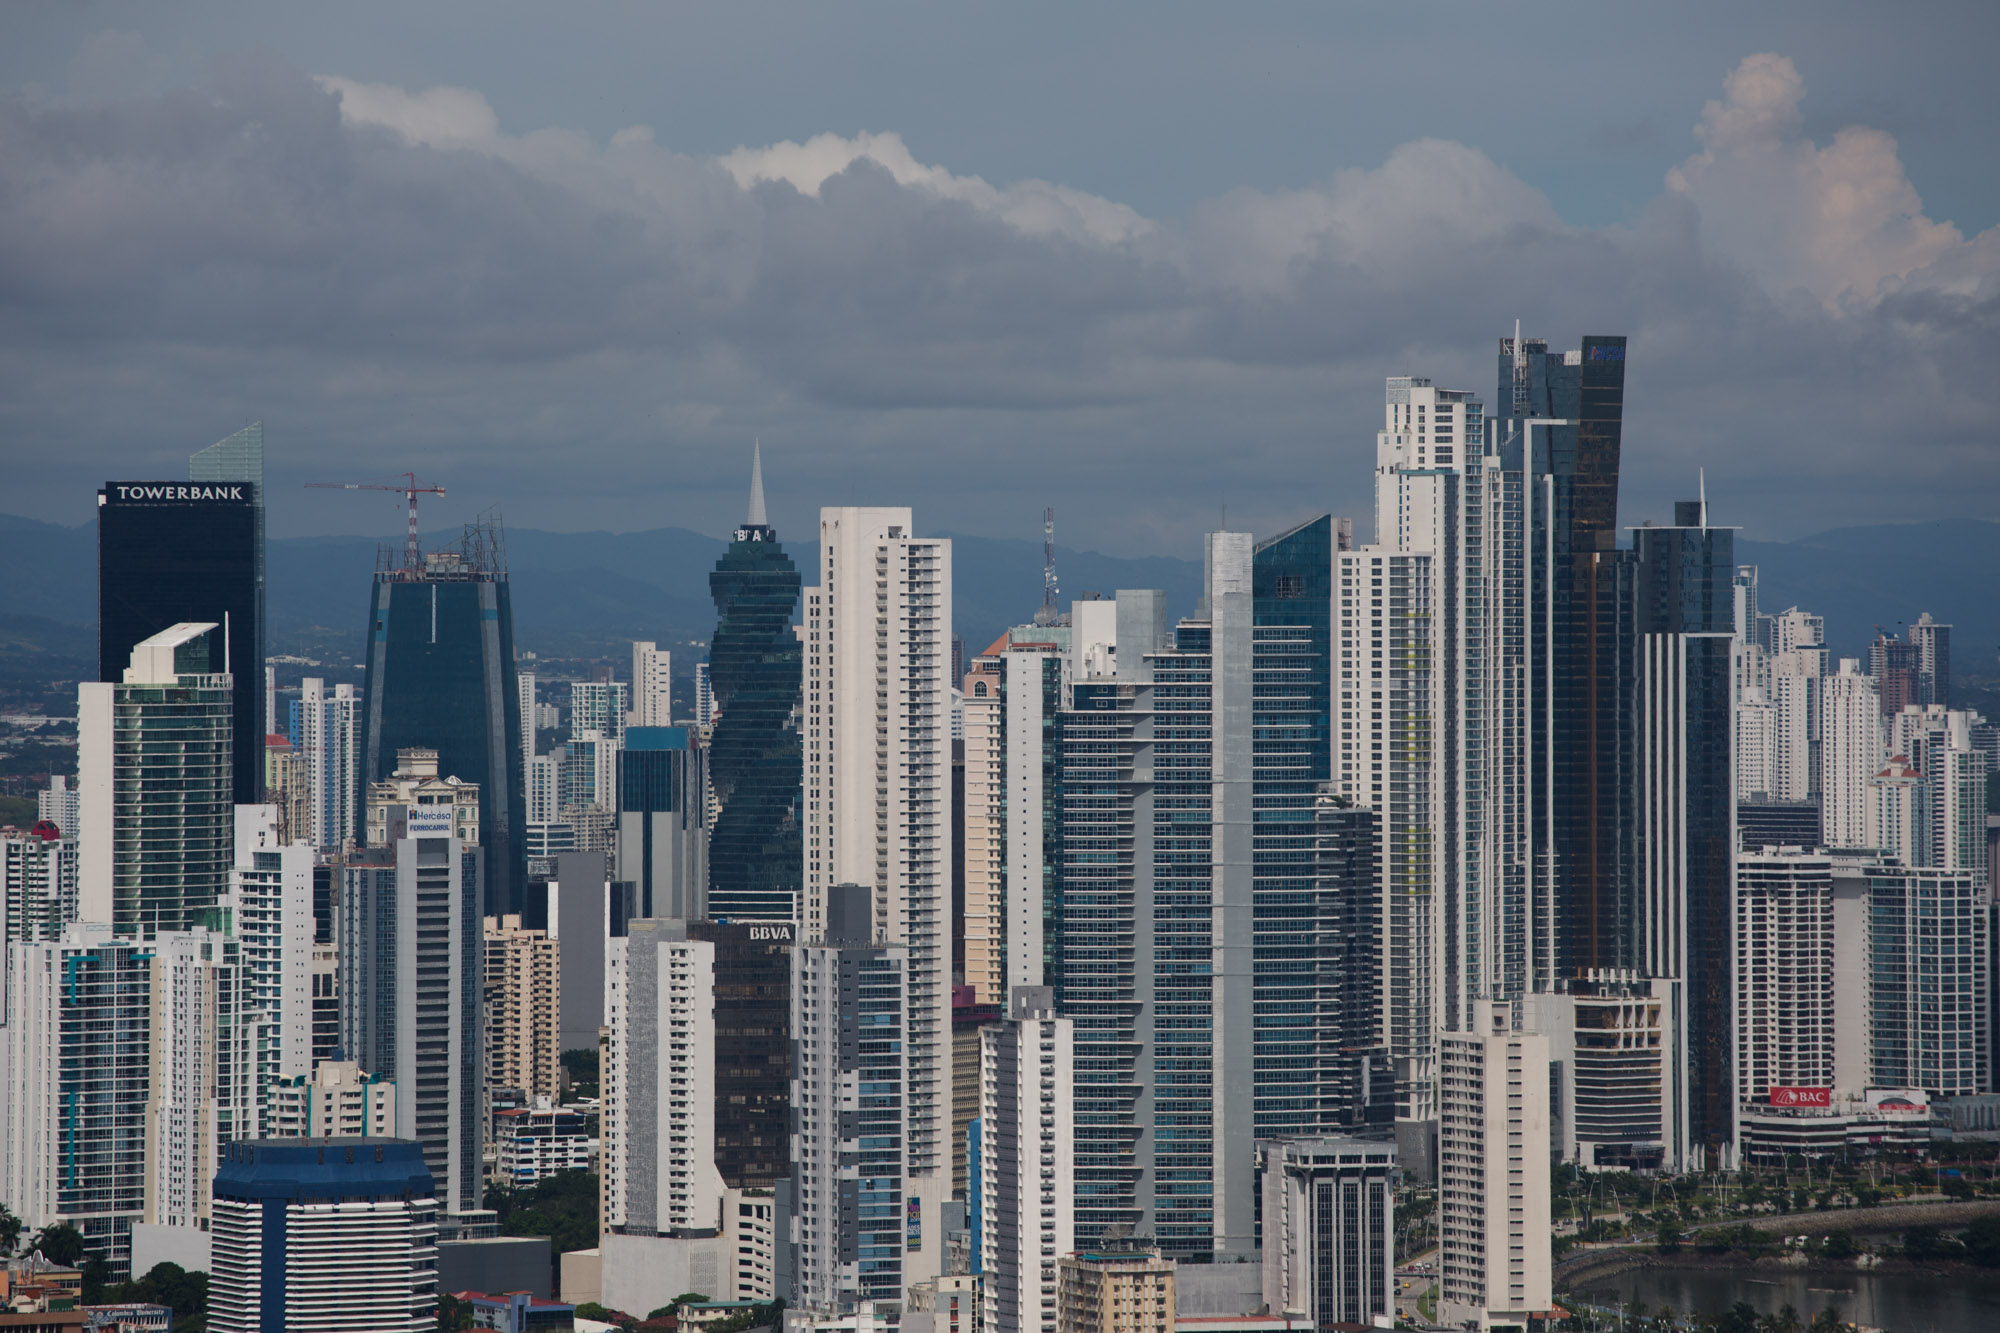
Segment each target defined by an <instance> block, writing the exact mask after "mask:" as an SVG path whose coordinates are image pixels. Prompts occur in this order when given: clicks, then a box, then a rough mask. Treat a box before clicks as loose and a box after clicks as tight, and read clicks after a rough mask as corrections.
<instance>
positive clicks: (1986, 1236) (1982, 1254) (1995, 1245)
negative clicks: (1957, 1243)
mask: <svg viewBox="0 0 2000 1333" xmlns="http://www.w3.org/2000/svg"><path fill="white" fill-rule="evenodd" d="M1965 1257H1966V1258H1968V1259H1970V1260H1972V1262H1973V1263H1975V1264H1979V1265H1980V1266H1982V1267H1984V1268H2000V1217H1982V1218H1979V1219H1978V1220H1977V1221H1975V1222H1973V1223H1972V1225H1971V1226H1968V1227H1967V1228H1966V1229H1965Z"/></svg>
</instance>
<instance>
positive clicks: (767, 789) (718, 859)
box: [708, 458, 803, 921]
mask: <svg viewBox="0 0 2000 1333" xmlns="http://www.w3.org/2000/svg"><path fill="white" fill-rule="evenodd" d="M799 583H800V580H799V571H798V569H797V567H796V566H794V565H793V564H792V561H791V558H790V557H789V556H787V555H786V554H785V551H784V548H783V547H782V546H780V545H779V544H778V534H777V531H776V530H775V529H773V528H772V527H771V525H770V523H769V522H768V521H767V518H766V516H765V512H764V473H763V465H762V460H761V458H759V459H757V460H756V461H754V462H753V463H752V470H751V480H750V512H749V515H748V517H747V518H746V519H745V520H744V523H743V526H742V527H740V528H738V529H736V534H735V539H734V540H733V541H731V542H730V543H729V549H728V550H727V551H725V552H724V553H723V556H722V559H720V560H718V561H717V562H716V565H715V570H714V572H713V573H711V574H710V575H709V576H708V587H709V593H710V595H711V596H713V597H714V598H715V610H716V617H717V618H716V625H715V637H714V638H713V639H712V640H711V641H710V643H709V650H708V661H709V683H710V687H711V689H712V690H713V691H714V696H715V708H716V711H717V713H718V714H719V716H718V717H717V719H716V723H715V730H714V733H713V734H712V735H711V736H710V738H709V745H708V766H709V767H708V772H709V781H710V783H711V784H712V786H713V790H714V792H715V800H716V804H717V806H718V807H719V808H718V810H717V813H716V817H715V822H714V824H713V826H712V827H711V828H710V830H709V842H708V876H709V879H708V884H709V888H708V913H709V915H710V916H712V917H716V918H718V919H722V918H727V919H732V920H733V919H751V918H755V919H761V920H774V921H790V920H792V919H793V918H794V914H795V912H796V903H797V901H798V894H799V888H800V882H801V879H802V870H803V868H802V862H801V859H800V848H801V844H800V840H799V819H798V811H799V790H800V780H801V775H802V772H803V770H802V767H801V764H802V751H801V749H800V745H799V733H798V731H797V729H796V728H795V727H793V726H792V721H791V719H792V710H793V709H794V708H795V707H796V706H797V705H798V699H799V671H800V661H801V652H800V647H799V641H798V638H797V636H796V635H794V634H793V633H792V612H793V610H794V609H795V608H796V607H797V606H798V603H799Z"/></svg>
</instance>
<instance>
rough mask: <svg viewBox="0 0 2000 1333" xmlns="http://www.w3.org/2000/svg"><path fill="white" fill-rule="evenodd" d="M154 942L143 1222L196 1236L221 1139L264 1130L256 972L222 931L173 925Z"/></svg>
mask: <svg viewBox="0 0 2000 1333" xmlns="http://www.w3.org/2000/svg"><path fill="white" fill-rule="evenodd" d="M152 948H153V988H152V1013H151V1029H152V1036H151V1042H150V1051H151V1060H152V1069H151V1074H150V1077H149V1086H150V1089H151V1096H150V1097H149V1098H148V1101H147V1106H146V1211H145V1221H146V1222H147V1223H148V1224H150V1225H154V1226H165V1227H175V1228H180V1229H183V1230H184V1232H186V1233H189V1234H192V1233H196V1232H201V1231H206V1230H208V1226H209V1218H210V1214H209V1183H210V1181H212V1180H213V1179H214V1177H215V1166H216V1162H217V1161H218V1160H219V1159H220V1152H221V1148H222V1145H224V1144H226V1143H229V1142H231V1141H233V1140H236V1139H244V1138H254V1137H256V1135H257V1121H258V1119H259V1118H260V1114H261V1112H262V1109H263V1108H262V1107H261V1106H259V1105H257V1104H256V1103H255V1102H254V1101H253V1100H252V1098H253V1093H252V1086H253V1084H254V1082H255V1078H254V1074H253V1065H254V1062H255V1057H256V1047H255V1045H254V1043H252V1042H250V1041H247V1040H246V1039H245V1038H246V1032H245V1028H244V1024H243V1022H242V1020H243V1016H244V1015H243V1005H244V1001H245V999H246V998H248V997H247V994H246V992H247V981H248V978H247V976H246V974H245V970H244V968H243V963H242V952H241V946H240V944H239V942H238V941H237V940H235V939H234V938H232V937H231V936H230V935H228V934H227V933H224V932H218V931H210V930H205V929H202V928H199V927H197V928H195V929H193V930H186V931H168V932H166V933H165V934H162V935H159V936H157V937H156V938H155V939H154V940H153V942H152Z"/></svg>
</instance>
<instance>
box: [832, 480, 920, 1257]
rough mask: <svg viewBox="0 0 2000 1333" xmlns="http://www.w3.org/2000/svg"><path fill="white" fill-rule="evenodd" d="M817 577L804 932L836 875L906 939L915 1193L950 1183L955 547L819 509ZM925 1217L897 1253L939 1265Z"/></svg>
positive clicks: (905, 524)
mask: <svg viewBox="0 0 2000 1333" xmlns="http://www.w3.org/2000/svg"><path fill="white" fill-rule="evenodd" d="M819 555H820V582H819V586H817V587H813V588H807V589H805V594H804V603H803V605H804V608H805V623H804V626H803V630H802V635H803V638H804V640H805V679H804V704H803V708H802V717H801V723H800V726H801V729H802V731H803V732H804V740H805V757H804V763H805V775H804V776H805V819H804V824H805V827H804V830H803V832H804V840H805V848H804V857H805V874H804V884H805V892H804V895H803V902H802V910H801V913H800V915H801V917H802V920H801V921H800V933H801V936H802V937H803V938H805V939H808V940H811V939H819V938H823V937H824V935H825V932H826V929H827V924H828V922H827V910H826V901H827V895H828V892H829V890H831V889H832V888H833V886H835V885H837V884H862V885H866V886H868V888H869V889H870V890H871V891H872V894H873V900H874V901H873V911H872V917H873V920H874V923H875V934H876V936H877V937H878V938H879V939H881V940H882V941H883V942H884V943H886V944H892V945H896V946H899V947H901V948H904V949H906V950H908V963H907V984H908V987H909V994H908V997H907V1005H906V1013H905V1016H904V1021H905V1023H906V1025H907V1033H906V1037H905V1040H906V1042H907V1045H908V1050H907V1055H908V1072H907V1078H908V1085H907V1089H906V1095H907V1097H908V1099H909V1125H908V1137H907V1139H906V1141H905V1149H904V1153H905V1157H906V1161H907V1167H908V1172H909V1180H908V1188H909V1192H910V1195H911V1204H912V1207H913V1208H914V1209H919V1210H920V1211H921V1212H922V1213H923V1214H924V1215H927V1216H929V1217H932V1218H936V1217H938V1216H939V1215H940V1212H941V1210H942V1208H943V1206H944V1203H945V1200H946V1199H947V1198H949V1197H950V1190H951V1160H952V1152H951V1143H950V1137H951V962H952V959H951V954H952V949H951V940H950V934H951V882H952V867H953V859H954V858H955V857H956V855H957V850H958V849H957V847H956V846H955V845H954V841H953V838H952V819H951V801H952V795H951V713H952V709H951V692H952V681H951V625H952V620H951V616H952V600H951V578H952V574H951V543H950V542H949V541H945V540H930V539H922V538H919V537H917V536H916V529H915V526H914V522H913V520H912V518H911V514H910V511H909V510H908V509H886V508H885V509H865V508H827V509H822V510H821V511H820V523H819ZM943 1245H944V1235H943V1231H942V1228H941V1227H940V1226H939V1225H938V1224H936V1223H932V1224H930V1225H928V1226H926V1227H924V1228H922V1230H921V1234H920V1236H919V1237H918V1238H916V1239H914V1240H912V1242H911V1243H910V1246H909V1250H908V1253H907V1254H906V1256H905V1259H904V1269H905V1271H906V1273H907V1274H908V1279H909V1282H910V1283H912V1284H914V1283H916V1282H920V1281H923V1280H925V1279H926V1278H931V1277H935V1276H937V1274H938V1273H939V1272H941V1271H942V1260H943Z"/></svg>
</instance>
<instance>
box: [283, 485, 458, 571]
mask: <svg viewBox="0 0 2000 1333" xmlns="http://www.w3.org/2000/svg"><path fill="white" fill-rule="evenodd" d="M402 477H403V480H404V481H405V482H407V483H408V484H407V485H404V486H383V485H380V484H377V483H375V482H368V481H309V482H307V483H306V489H308V490H322V491H394V492H395V493H396V494H398V495H401V496H403V497H405V498H406V499H408V500H409V502H410V535H409V540H408V542H407V544H406V545H405V546H404V547H403V567H404V568H405V569H408V570H411V571H412V572H414V571H415V570H416V568H417V565H418V563H419V558H420V557H419V554H418V551H417V497H418V496H419V495H443V494H444V487H442V486H419V485H417V474H416V473H414V472H405V473H403V474H402Z"/></svg>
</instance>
